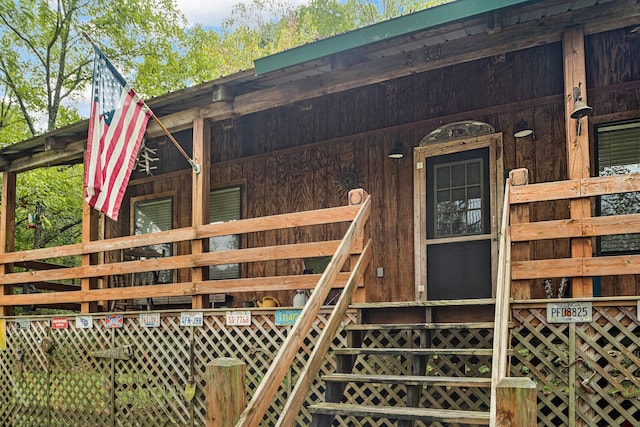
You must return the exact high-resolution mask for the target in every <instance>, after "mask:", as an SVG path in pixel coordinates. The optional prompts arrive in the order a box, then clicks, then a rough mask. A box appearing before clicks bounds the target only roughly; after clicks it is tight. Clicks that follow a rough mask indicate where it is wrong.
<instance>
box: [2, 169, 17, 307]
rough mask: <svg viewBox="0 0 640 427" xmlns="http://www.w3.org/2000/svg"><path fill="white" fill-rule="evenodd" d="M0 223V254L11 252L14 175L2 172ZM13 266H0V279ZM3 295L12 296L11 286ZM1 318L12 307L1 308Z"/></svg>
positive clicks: (4, 288) (14, 190)
mask: <svg viewBox="0 0 640 427" xmlns="http://www.w3.org/2000/svg"><path fill="white" fill-rule="evenodd" d="M0 215H1V219H0V221H1V223H0V253H7V252H13V250H14V249H15V236H16V174H15V173H14V172H4V173H3V174H2V212H1V213H0ZM12 271H13V265H11V264H0V277H2V276H3V275H4V274H5V273H11V272H12ZM3 293H4V295H11V294H13V286H11V285H4V286H3ZM1 308H2V312H1V314H2V315H3V316H11V315H13V307H12V306H10V307H1Z"/></svg>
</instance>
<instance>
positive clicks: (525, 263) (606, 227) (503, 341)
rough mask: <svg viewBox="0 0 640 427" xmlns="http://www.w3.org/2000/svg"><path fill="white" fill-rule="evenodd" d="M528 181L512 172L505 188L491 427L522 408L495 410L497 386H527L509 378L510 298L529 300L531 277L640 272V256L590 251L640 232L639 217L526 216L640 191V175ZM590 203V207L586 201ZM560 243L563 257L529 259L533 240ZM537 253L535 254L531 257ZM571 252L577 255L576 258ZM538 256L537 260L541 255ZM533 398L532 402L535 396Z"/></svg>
mask: <svg viewBox="0 0 640 427" xmlns="http://www.w3.org/2000/svg"><path fill="white" fill-rule="evenodd" d="M527 177H528V173H527V171H526V170H516V171H512V172H511V173H510V179H508V180H507V184H506V186H505V195H504V207H503V216H502V224H501V232H500V247H499V260H498V274H497V289H496V313H495V330H494V342H493V361H492V375H491V396H492V398H491V425H492V426H493V425H496V423H497V420H498V419H499V418H500V417H501V416H504V414H505V413H518V412H522V411H523V410H524V409H523V408H522V407H510V408H503V407H501V406H500V405H501V403H500V402H498V400H499V399H496V394H497V393H496V391H497V389H498V387H499V384H500V383H501V382H502V381H504V380H505V379H509V380H512V381H510V382H507V383H508V384H507V385H506V387H512V388H518V387H520V388H522V385H523V384H524V387H525V388H528V387H529V386H528V385H527V384H525V383H524V382H522V381H518V379H512V378H509V372H508V366H509V363H508V357H509V356H508V351H509V347H510V342H509V329H508V328H509V319H510V317H511V307H510V304H511V302H512V301H513V300H514V299H527V300H530V299H531V295H532V286H534V283H535V282H534V280H535V279H552V278H568V279H572V280H576V281H581V282H582V283H586V284H587V285H590V282H591V280H592V278H593V277H606V276H622V275H636V274H640V255H636V254H631V255H630V254H623V255H608V256H601V257H594V256H593V252H594V251H592V247H593V241H592V240H593V239H594V238H597V237H600V236H607V235H619V234H631V233H640V213H632V214H626V215H611V216H600V217H592V216H591V212H581V213H578V214H576V213H574V214H573V215H571V217H570V218H562V219H552V220H544V221H531V215H530V206H531V205H533V204H535V203H540V202H561V201H564V200H575V199H587V200H590V199H591V198H596V197H599V196H605V195H611V194H620V193H629V192H636V191H640V174H632V175H617V176H607V177H594V178H585V179H576V180H566V181H556V182H545V183H540V184H528V179H527ZM514 181H515V182H514ZM589 205H591V206H593V205H592V204H591V203H589ZM638 210H640V207H638ZM560 211H562V212H563V213H564V214H565V215H567V214H568V213H569V212H567V210H566V209H564V210H563V209H560ZM561 239H564V243H563V245H564V249H565V251H564V252H566V253H565V254H564V257H562V258H557V257H556V258H552V257H553V256H557V255H558V254H557V253H556V252H555V251H553V250H552V251H549V252H548V254H547V256H548V257H547V258H544V259H532V258H533V255H534V251H533V250H532V245H533V242H538V241H554V240H555V241H558V240H561ZM576 241H577V243H578V247H579V248H580V249H581V250H578V251H576V250H575V243H574V242H576ZM539 252H541V251H536V255H538V253H539ZM576 253H578V254H580V255H581V256H576ZM572 255H573V256H572ZM538 256H539V257H540V255H538ZM512 284H513V285H512ZM515 285H517V286H515ZM603 286H604V285H603ZM582 289H583V290H584V289H588V291H590V288H585V287H583V288H582ZM634 291H635V288H634ZM590 296H591V295H590ZM513 380H515V381H513ZM516 394H517V393H516ZM514 395H515V394H514ZM533 399H534V400H533V401H534V404H535V397H534V398H533ZM502 404H504V402H502ZM517 404H519V403H516V405H517ZM525 406H526V405H525Z"/></svg>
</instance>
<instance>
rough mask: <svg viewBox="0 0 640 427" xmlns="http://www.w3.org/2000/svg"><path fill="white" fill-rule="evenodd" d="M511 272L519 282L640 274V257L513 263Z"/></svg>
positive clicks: (563, 259) (621, 256) (625, 256)
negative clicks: (524, 280)
mask: <svg viewBox="0 0 640 427" xmlns="http://www.w3.org/2000/svg"><path fill="white" fill-rule="evenodd" d="M511 271H512V277H513V278H514V279H518V280H522V279H547V278H553V277H573V278H575V277H580V276H585V277H594V276H618V275H626V274H640V255H619V256H610V257H596V258H592V257H587V258H562V259H547V260H536V261H522V262H513V263H512V269H511ZM576 298H584V296H582V297H576Z"/></svg>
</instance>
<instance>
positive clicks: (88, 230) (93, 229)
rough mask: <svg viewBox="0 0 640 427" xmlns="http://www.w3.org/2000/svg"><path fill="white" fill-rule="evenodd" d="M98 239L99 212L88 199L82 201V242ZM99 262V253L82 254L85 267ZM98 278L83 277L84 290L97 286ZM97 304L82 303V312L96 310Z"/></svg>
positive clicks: (81, 285)
mask: <svg viewBox="0 0 640 427" xmlns="http://www.w3.org/2000/svg"><path fill="white" fill-rule="evenodd" d="M95 240H98V212H97V211H96V210H95V209H92V208H91V206H89V204H88V203H87V202H86V201H84V200H83V201H82V242H83V243H89V242H92V241H95ZM97 263H98V257H97V254H84V255H82V259H81V264H82V266H83V267H88V266H90V265H95V264H97ZM96 285H97V278H92V277H83V278H82V280H81V281H80V287H81V288H82V290H83V291H88V290H90V289H93V288H95V287H96ZM96 308H97V305H96V304H95V302H83V303H82V304H81V305H80V312H81V313H91V312H95V311H96Z"/></svg>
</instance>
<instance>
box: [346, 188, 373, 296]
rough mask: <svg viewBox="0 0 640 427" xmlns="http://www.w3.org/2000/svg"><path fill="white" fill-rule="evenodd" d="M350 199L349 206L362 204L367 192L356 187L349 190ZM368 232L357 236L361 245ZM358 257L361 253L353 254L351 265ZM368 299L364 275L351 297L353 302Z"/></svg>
mask: <svg viewBox="0 0 640 427" xmlns="http://www.w3.org/2000/svg"><path fill="white" fill-rule="evenodd" d="M348 199H349V206H357V205H361V204H363V203H364V201H365V200H366V199H367V193H366V191H364V190H363V189H362V188H356V189H353V190H351V191H349V194H348ZM365 228H368V225H366V226H365ZM366 233H367V231H366V230H362V232H361V233H360V234H359V235H358V237H357V238H358V240H360V245H361V246H363V245H364V242H365V236H366ZM358 258H359V255H351V257H350V259H349V265H350V267H351V268H353V266H354V265H356V262H357V261H358ZM366 300H367V295H366V289H365V288H364V276H362V277H361V278H360V280H359V283H358V284H357V285H356V289H355V290H354V291H353V297H352V298H351V302H352V303H363V302H366Z"/></svg>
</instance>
